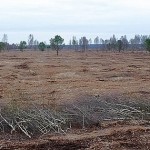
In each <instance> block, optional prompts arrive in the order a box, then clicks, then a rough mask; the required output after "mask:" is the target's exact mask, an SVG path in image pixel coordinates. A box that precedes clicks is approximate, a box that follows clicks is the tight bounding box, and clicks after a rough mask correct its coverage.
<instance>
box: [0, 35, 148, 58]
mask: <svg viewBox="0 0 150 150" xmlns="http://www.w3.org/2000/svg"><path fill="white" fill-rule="evenodd" d="M149 40H150V35H149V36H148V35H135V36H134V37H133V38H131V39H129V40H128V39H127V36H126V35H124V36H121V37H120V38H116V36H115V35H113V36H112V37H110V38H109V39H102V38H100V37H99V36H96V37H95V38H94V39H93V40H92V39H91V38H90V39H87V37H85V36H83V37H81V38H79V39H77V38H76V37H75V36H73V37H72V39H71V40H70V41H69V44H67V45H65V44H64V39H63V38H62V37H61V36H60V35H56V36H55V37H54V38H51V39H50V40H49V44H47V43H46V42H45V41H42V42H39V41H38V40H37V39H35V38H34V36H33V34H30V35H29V36H28V40H27V41H20V43H19V44H15V43H13V44H9V43H8V36H7V34H4V35H3V37H2V40H1V42H0V51H2V50H11V49H18V50H20V51H23V50H25V49H28V50H30V49H32V50H41V51H44V50H48V49H53V50H56V52H57V55H58V52H59V50H61V49H68V50H71V49H72V50H75V51H81V52H85V51H86V50H97V51H99V50H109V51H119V52H121V51H125V50H133V51H134V50H144V49H147V50H148V51H150V41H149Z"/></svg>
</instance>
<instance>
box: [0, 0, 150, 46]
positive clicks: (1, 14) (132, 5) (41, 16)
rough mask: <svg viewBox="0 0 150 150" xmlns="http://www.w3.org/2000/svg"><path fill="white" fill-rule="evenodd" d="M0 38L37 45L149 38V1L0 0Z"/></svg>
mask: <svg viewBox="0 0 150 150" xmlns="http://www.w3.org/2000/svg"><path fill="white" fill-rule="evenodd" d="M0 2H1V4H0V38H2V36H3V34H4V33H6V34H7V35H8V41H9V42H10V43H12V42H15V43H17V42H19V41H20V40H27V39H28V35H29V34H30V33H31V34H33V35H34V37H35V39H37V40H39V41H47V42H48V41H49V39H50V38H51V37H53V36H54V35H56V34H59V35H61V36H62V37H64V39H65V42H66V44H67V43H68V41H69V39H70V38H71V37H72V36H73V35H75V36H77V38H79V37H81V36H87V38H90V37H91V38H94V37H96V36H99V37H102V38H108V37H110V36H111V35H113V34H116V35H117V37H119V36H121V35H124V34H126V35H127V37H131V36H132V35H134V34H148V35H149V34H150V19H149V18H150V17H149V16H150V0H79V1H78V0H0Z"/></svg>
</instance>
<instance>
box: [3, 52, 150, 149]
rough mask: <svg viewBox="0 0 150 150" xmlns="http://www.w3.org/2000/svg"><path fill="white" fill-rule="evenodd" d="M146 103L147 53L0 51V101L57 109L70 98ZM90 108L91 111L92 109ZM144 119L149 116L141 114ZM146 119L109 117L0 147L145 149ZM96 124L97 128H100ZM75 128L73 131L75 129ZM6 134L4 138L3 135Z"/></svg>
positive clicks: (149, 135) (149, 82)
mask: <svg viewBox="0 0 150 150" xmlns="http://www.w3.org/2000/svg"><path fill="white" fill-rule="evenodd" d="M86 99H90V103H92V102H91V100H92V99H94V100H93V102H94V101H95V99H99V101H100V100H101V99H108V100H109V101H111V102H115V101H117V103H119V104H120V103H121V102H123V103H125V101H128V102H129V101H130V102H131V103H132V101H133V102H134V103H136V102H137V103H140V104H143V103H145V105H146V106H148V108H146V109H148V110H150V108H149V103H150V55H149V54H148V53H146V52H134V53H133V52H121V53H118V52H91V51H88V52H85V53H82V52H69V51H61V52H60V54H59V56H56V52H55V51H50V52H38V51H32V52H31V51H24V52H15V51H14V52H1V53H0V103H1V107H3V106H5V105H7V104H10V103H11V104H12V103H15V104H17V105H18V104H19V107H22V108H23V107H26V106H31V105H35V104H37V105H39V106H42V107H47V106H50V107H53V108H55V109H57V106H60V105H64V104H65V105H66V106H67V105H69V104H76V101H82V100H83V101H85V103H86ZM95 111H96V110H95ZM147 119H148V120H149V118H148V117H147ZM149 125H150V123H149V121H144V120H140V121H133V120H132V121H129V122H126V121H114V120H113V121H112V122H108V121H107V122H106V123H104V124H103V125H102V124H101V125H100V124H99V125H97V126H96V127H95V126H94V127H90V128H88V129H86V130H85V129H84V130H80V129H77V128H76V129H72V130H71V131H69V133H68V134H67V135H65V136H64V135H62V136H58V135H57V136H56V135H53V136H52V135H47V136H42V137H40V138H38V139H37V138H36V139H32V140H28V139H26V140H25V139H23V141H20V142H19V141H17V140H14V139H13V140H12V141H10V140H8V137H6V139H5V140H4V138H3V137H1V138H0V139H1V141H0V146H1V148H2V149H104V150H105V149H118V150H119V149H134V148H136V149H145V150H146V149H147V150H148V149H150V128H149ZM100 128H101V129H100ZM75 131H76V132H77V133H75ZM9 138H10V136H9Z"/></svg>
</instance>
